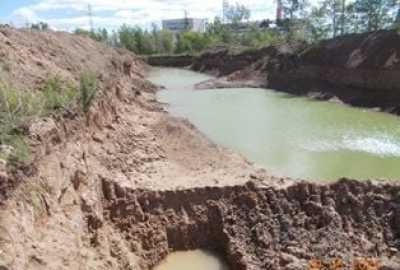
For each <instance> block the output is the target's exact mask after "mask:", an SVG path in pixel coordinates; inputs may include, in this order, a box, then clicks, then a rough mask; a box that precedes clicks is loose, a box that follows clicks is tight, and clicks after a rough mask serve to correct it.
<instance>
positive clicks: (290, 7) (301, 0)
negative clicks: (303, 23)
mask: <svg viewBox="0 0 400 270" xmlns="http://www.w3.org/2000/svg"><path fill="white" fill-rule="evenodd" d="M281 3H282V9H283V13H284V18H285V19H289V20H290V21H292V20H293V19H294V18H296V17H297V15H298V14H299V13H301V12H302V11H303V10H304V7H305V5H306V3H305V0H282V2H281Z"/></svg>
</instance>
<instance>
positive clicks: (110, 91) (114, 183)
mask: <svg viewBox="0 0 400 270" xmlns="http://www.w3.org/2000/svg"><path fill="white" fill-rule="evenodd" d="M0 55H1V56H2V58H1V59H2V61H3V62H7V63H8V68H7V71H5V73H4V74H5V75H4V77H3V78H4V79H6V80H8V81H9V82H10V83H14V84H15V85H16V87H18V89H22V88H23V89H24V90H25V91H29V90H31V91H34V89H37V87H38V85H40V84H41V83H42V82H43V80H45V79H46V78H47V77H48V76H50V75H51V74H54V72H56V73H57V74H59V75H60V76H63V77H65V78H66V79H68V80H71V82H75V83H76V82H77V80H78V78H79V74H80V72H81V71H83V70H85V69H91V70H93V71H95V72H96V74H97V77H98V82H99V88H100V89H101V95H99V96H98V98H97V100H96V102H95V104H94V105H93V106H92V107H91V109H90V111H89V112H88V113H87V114H86V115H82V114H80V113H76V114H72V115H71V113H64V114H60V115H55V116H50V117H46V118H45V119H35V121H31V122H30V123H29V125H28V126H27V128H26V132H27V134H26V137H27V140H28V142H29V145H30V147H31V149H32V154H31V156H32V158H31V161H30V163H29V164H27V165H25V166H24V167H18V168H14V169H13V170H11V169H10V168H9V167H8V165H7V164H5V166H3V167H1V168H0V170H1V174H0V179H1V191H2V196H3V197H2V207H1V211H0V217H1V218H0V249H1V252H0V266H1V268H2V269H74V270H75V269H138V270H139V269H144V270H147V269H152V268H153V267H154V266H156V265H157V264H158V263H159V262H160V261H162V260H163V259H164V258H165V257H166V256H167V255H168V254H169V253H171V252H173V251H180V250H192V249H206V250H211V251H214V252H215V253H216V254H218V255H219V256H220V257H221V258H223V259H224V260H225V261H226V262H227V264H228V267H229V269H231V270H242V269H248V270H253V269H281V270H286V269H287V270H289V269H290V270H295V269H313V270H314V269H329V268H326V267H325V266H322V265H318V262H317V261H316V260H326V261H328V260H331V259H335V258H338V259H340V260H342V261H343V264H344V266H345V267H344V268H343V269H352V267H353V263H354V261H357V260H358V258H359V257H368V258H371V260H372V259H374V260H375V259H378V260H379V264H377V265H373V262H372V261H371V265H367V266H366V267H370V268H359V269H371V270H372V269H381V270H383V269H386V270H392V269H393V270H398V269H400V268H399V259H400V253H399V252H400V251H399V250H400V186H399V184H398V183H396V182H383V181H356V180H349V179H342V180H339V181H336V182H332V183H325V184H319V183H317V182H305V181H300V180H296V181H295V180H291V179H285V178H277V177H273V176H271V175H269V174H268V173H267V172H266V171H265V170H261V169H259V168H255V167H254V166H253V165H252V164H250V163H249V162H247V161H246V160H245V159H244V158H243V157H242V156H240V155H238V154H236V153H232V152H231V151H229V150H227V149H225V148H223V147H220V146H218V145H215V144H213V143H212V142H210V141H209V140H208V139H207V138H206V137H205V136H204V135H202V134H201V133H200V132H199V131H198V130H197V129H196V128H195V127H194V126H192V125H191V124H190V123H188V122H187V121H185V120H182V119H177V118H174V117H172V116H170V115H168V114H167V113H166V112H165V111H164V109H163V107H162V105H161V104H159V103H158V102H157V101H156V99H155V92H156V87H155V86H153V85H152V84H150V83H149V82H147V81H146V80H145V73H146V69H147V67H146V65H145V64H144V63H143V62H142V61H141V60H140V59H138V58H137V57H136V56H135V55H133V54H131V53H129V52H127V51H125V50H120V49H118V50H116V49H112V48H108V47H106V46H105V45H102V44H99V43H96V42H94V41H92V40H90V39H88V38H85V37H80V36H75V35H71V34H67V33H51V32H31V31H24V30H14V29H11V28H1V29H0ZM21 78H24V79H23V80H21ZM310 262H311V264H310ZM311 266H312V267H314V266H315V267H314V268H310V267H311ZM317 267H319V268H317ZM323 267H325V268H323ZM372 267H375V268H372ZM338 269H340V268H338ZM357 270H358V269H357Z"/></svg>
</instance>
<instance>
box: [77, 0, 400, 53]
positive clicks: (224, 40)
mask: <svg viewBox="0 0 400 270" xmlns="http://www.w3.org/2000/svg"><path fill="white" fill-rule="evenodd" d="M280 1H281V4H282V11H283V16H282V18H281V19H280V20H278V21H277V22H276V25H275V26H274V27H271V25H272V24H273V22H271V21H269V20H265V21H263V22H258V23H254V22H253V23H251V22H249V18H250V15H251V13H250V10H249V9H247V8H246V7H245V6H244V5H240V4H236V5H231V6H229V7H228V10H227V12H226V18H224V22H223V21H222V19H221V18H219V17H217V18H215V20H214V22H213V23H211V24H209V25H208V27H207V30H206V31H205V32H204V33H199V32H192V31H190V29H187V31H182V32H180V33H172V32H170V31H168V30H162V29H159V28H158V27H157V26H156V25H153V27H152V29H151V30H145V29H142V28H140V27H136V26H129V25H122V26H121V27H120V28H119V29H118V30H114V31H107V29H98V30H96V31H85V30H82V29H77V30H76V31H75V33H76V34H84V35H88V36H90V37H91V38H93V39H95V40H97V41H102V42H106V43H108V44H109V45H111V46H116V47H124V48H126V49H128V50H131V51H133V52H135V53H137V54H143V55H150V54H182V53H195V52H199V51H202V50H204V49H205V48H207V47H210V46H213V45H216V44H229V45H231V46H232V45H237V46H243V47H259V46H266V45H269V44H273V43H276V42H285V41H286V42H287V41H289V42H290V41H293V40H300V41H303V42H308V43H314V42H317V41H319V40H321V39H327V38H332V37H336V36H339V35H344V34H349V33H363V32H371V31H376V30H380V29H393V28H396V27H398V26H399V23H400V1H398V0H351V1H350V0H323V1H321V2H319V4H318V5H316V6H314V5H310V3H309V2H308V0H280ZM241 26H242V28H243V27H244V28H245V30H244V31H239V29H240V27H241Z"/></svg>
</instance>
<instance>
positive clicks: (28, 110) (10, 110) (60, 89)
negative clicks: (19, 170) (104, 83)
mask: <svg viewBox="0 0 400 270" xmlns="http://www.w3.org/2000/svg"><path fill="white" fill-rule="evenodd" d="M97 89H98V88H97V83H96V76H95V75H94V74H92V73H88V72H86V73H83V74H82V75H81V77H80V86H79V89H77V88H76V87H74V86H73V85H72V84H71V83H68V82H65V81H63V80H62V79H61V78H60V77H58V76H55V77H52V78H50V79H49V80H47V81H46V82H45V83H44V84H43V86H42V87H41V88H40V89H39V90H40V91H21V90H19V89H15V88H14V87H12V86H10V85H9V84H6V83H4V82H1V81H0V145H6V146H10V147H9V148H10V149H12V151H11V154H10V153H5V151H2V150H1V148H0V158H1V159H6V160H8V161H9V163H11V164H13V163H18V162H26V161H28V159H29V146H28V144H27V143H26V140H25V138H24V135H23V134H22V133H23V132H22V130H21V127H22V126H23V124H24V123H26V122H27V121H29V120H31V119H35V118H38V117H44V116H48V115H50V114H52V113H57V112H59V111H63V110H65V109H67V108H70V107H72V106H73V105H74V104H76V103H77V102H79V104H80V108H81V109H82V111H83V112H85V113H86V112H88V111H89V109H90V106H91V105H92V103H93V100H94V99H95V97H96V93H97Z"/></svg>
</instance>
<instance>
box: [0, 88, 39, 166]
mask: <svg viewBox="0 0 400 270" xmlns="http://www.w3.org/2000/svg"><path fill="white" fill-rule="evenodd" d="M42 108H43V100H42V98H41V96H40V95H34V94H32V93H29V92H24V91H17V90H16V89H14V88H13V87H11V86H9V85H7V84H4V83H0V145H7V146H10V148H11V153H10V154H7V156H6V154H5V153H0V155H1V157H2V158H6V159H8V160H10V161H13V162H14V161H26V160H27V159H28V157H29V148H28V146H27V144H26V142H25V140H24V138H23V136H22V134H21V132H20V131H19V127H20V126H21V125H22V124H23V123H24V122H25V121H27V120H28V119H29V118H32V117H35V116H39V115H41V113H42Z"/></svg>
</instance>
